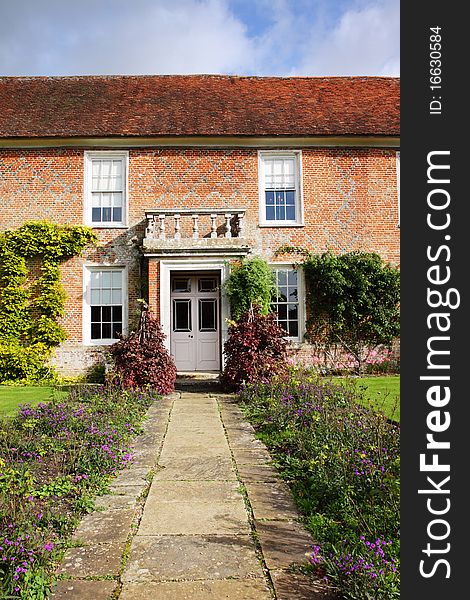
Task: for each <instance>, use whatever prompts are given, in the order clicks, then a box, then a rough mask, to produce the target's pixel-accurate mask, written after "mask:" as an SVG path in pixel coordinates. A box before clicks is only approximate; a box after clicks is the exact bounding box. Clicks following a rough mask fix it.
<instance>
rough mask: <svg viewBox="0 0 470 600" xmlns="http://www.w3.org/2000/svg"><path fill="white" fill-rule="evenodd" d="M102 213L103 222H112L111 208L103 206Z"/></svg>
mask: <svg viewBox="0 0 470 600" xmlns="http://www.w3.org/2000/svg"><path fill="white" fill-rule="evenodd" d="M102 214H103V216H102V220H103V223H110V222H111V209H110V208H103V209H102Z"/></svg>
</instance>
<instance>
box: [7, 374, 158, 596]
mask: <svg viewBox="0 0 470 600" xmlns="http://www.w3.org/2000/svg"><path fill="white" fill-rule="evenodd" d="M157 398H158V396H157V395H156V394H154V393H152V392H139V391H129V390H127V391H123V390H121V389H119V388H116V387H115V388H112V387H106V388H105V387H103V386H93V387H82V388H78V387H77V388H74V389H73V390H72V391H71V393H70V395H69V397H68V398H67V399H66V400H65V401H60V400H57V401H51V402H48V403H41V404H39V405H37V406H36V407H31V406H29V405H24V406H22V407H20V409H19V411H18V412H17V414H16V416H15V417H14V418H12V419H8V420H7V419H5V420H2V421H0V597H18V598H28V599H32V598H34V599H36V600H40V599H43V598H47V594H48V592H49V583H50V576H51V574H52V571H53V569H54V566H55V564H56V562H57V560H58V559H59V558H60V555H61V553H62V551H63V550H64V549H65V548H66V545H67V538H68V537H69V536H70V534H71V533H72V531H73V529H74V528H75V527H76V525H77V523H78V521H79V519H80V517H81V516H82V515H83V514H85V513H86V512H89V511H91V510H92V509H93V500H94V497H95V496H96V495H97V494H100V493H103V492H104V491H105V490H106V489H107V485H108V483H109V482H110V480H111V477H112V476H113V475H114V474H115V473H116V472H117V471H118V470H119V469H122V468H123V467H125V466H126V465H127V464H128V463H129V462H130V461H131V460H132V453H131V441H132V439H133V438H134V437H135V436H136V434H137V433H138V432H139V431H140V423H141V422H142V421H143V419H144V417H145V413H146V411H147V408H148V407H149V406H150V404H151V403H152V402H153V401H154V400H156V399H157Z"/></svg>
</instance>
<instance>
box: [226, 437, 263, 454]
mask: <svg viewBox="0 0 470 600" xmlns="http://www.w3.org/2000/svg"><path fill="white" fill-rule="evenodd" d="M229 445H230V448H231V449H232V450H233V451H235V450H236V449H238V448H240V449H243V450H265V449H266V446H265V445H264V444H263V442H262V441H261V440H258V439H256V438H255V437H254V435H251V434H250V435H243V436H240V437H238V438H232V439H229ZM235 460H236V458H235Z"/></svg>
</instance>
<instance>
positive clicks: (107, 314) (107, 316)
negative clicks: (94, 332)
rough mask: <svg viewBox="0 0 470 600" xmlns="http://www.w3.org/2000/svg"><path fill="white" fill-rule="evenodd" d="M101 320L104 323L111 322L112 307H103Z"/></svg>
mask: <svg viewBox="0 0 470 600" xmlns="http://www.w3.org/2000/svg"><path fill="white" fill-rule="evenodd" d="M101 318H102V320H103V322H105V321H106V322H108V323H110V322H111V307H110V306H102V307H101Z"/></svg>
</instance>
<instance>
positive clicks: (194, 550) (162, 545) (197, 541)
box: [123, 535, 263, 583]
mask: <svg viewBox="0 0 470 600" xmlns="http://www.w3.org/2000/svg"><path fill="white" fill-rule="evenodd" d="M227 577H231V578H245V577H263V571H262V568H261V564H260V562H259V561H258V559H257V558H256V555H255V551H254V546H253V541H252V539H251V537H250V536H248V535H239V536H232V535H231V536H220V535H217V536H216V535H214V536H208V535H206V536H181V535H177V536H161V537H137V538H135V540H134V543H133V544H132V552H131V556H130V558H129V562H128V564H127V567H126V571H125V574H124V577H123V581H124V582H134V583H143V582H147V581H174V580H195V579H225V578H227Z"/></svg>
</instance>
